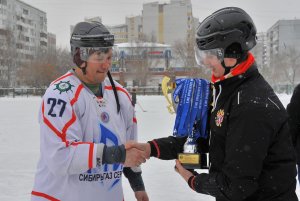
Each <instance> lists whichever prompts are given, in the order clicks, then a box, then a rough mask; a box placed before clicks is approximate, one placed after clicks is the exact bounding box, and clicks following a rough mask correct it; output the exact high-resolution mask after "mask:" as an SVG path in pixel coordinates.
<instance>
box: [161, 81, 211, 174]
mask: <svg viewBox="0 0 300 201" xmlns="http://www.w3.org/2000/svg"><path fill="white" fill-rule="evenodd" d="M166 80H167V79H165V81H164V82H163V83H162V89H165V90H163V93H164V95H165V97H166V98H167V100H168V103H169V106H168V110H169V111H170V109H169V108H170V107H171V106H173V110H174V111H176V120H175V125H174V130H173V135H174V136H175V137H186V142H185V144H184V146H183V153H179V154H178V160H179V161H180V163H181V164H182V165H183V166H184V167H185V168H186V169H200V168H201V169H207V167H208V163H207V154H206V153H201V152H199V149H198V148H199V147H198V142H197V141H198V139H199V138H204V139H207V130H206V123H207V113H208V99H209V86H210V85H209V82H208V81H207V80H203V79H191V78H187V79H177V80H176V87H175V88H173V89H174V90H173V91H171V94H172V97H173V99H171V100H170V99H169V94H168V92H169V91H168V90H167V89H170V88H167V86H166V85H167V84H168V82H169V81H170V79H168V80H167V81H168V82H167V81H166ZM172 85H174V84H172V83H171V86H172ZM166 88H167V89H166ZM172 100H173V101H172ZM170 113H171V112H170Z"/></svg>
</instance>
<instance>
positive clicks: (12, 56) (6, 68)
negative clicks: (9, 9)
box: [0, 26, 21, 87]
mask: <svg viewBox="0 0 300 201" xmlns="http://www.w3.org/2000/svg"><path fill="white" fill-rule="evenodd" d="M0 40H1V43H0V69H1V72H2V73H1V74H0V76H1V79H0V80H1V81H0V86H2V87H11V86H14V85H15V82H16V79H15V76H16V69H17V66H20V65H21V61H20V58H19V56H18V52H17V47H16V44H15V42H14V41H15V37H14V34H13V32H12V30H11V29H10V28H9V27H8V26H7V28H6V29H0Z"/></svg>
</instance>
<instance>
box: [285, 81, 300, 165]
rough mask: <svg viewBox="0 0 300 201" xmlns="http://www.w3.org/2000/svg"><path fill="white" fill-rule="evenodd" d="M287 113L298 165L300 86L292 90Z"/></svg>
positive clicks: (299, 154)
mask: <svg viewBox="0 0 300 201" xmlns="http://www.w3.org/2000/svg"><path fill="white" fill-rule="evenodd" d="M287 112H288V115H289V126H290V131H291V135H292V140H293V144H294V146H295V148H296V155H297V163H298V164H300V84H298V85H297V86H296V87H295V89H294V92H293V95H292V98H291V102H290V103H289V104H288V106H287Z"/></svg>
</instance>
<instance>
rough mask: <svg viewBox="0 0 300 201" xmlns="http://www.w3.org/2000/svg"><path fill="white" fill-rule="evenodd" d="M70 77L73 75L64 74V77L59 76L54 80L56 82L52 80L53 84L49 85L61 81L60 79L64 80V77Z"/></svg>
mask: <svg viewBox="0 0 300 201" xmlns="http://www.w3.org/2000/svg"><path fill="white" fill-rule="evenodd" d="M71 75H73V73H68V74H65V75H63V76H61V77H59V78H57V79H56V80H54V81H53V82H51V84H54V83H55V82H58V81H60V80H62V79H64V78H66V77H69V76H71Z"/></svg>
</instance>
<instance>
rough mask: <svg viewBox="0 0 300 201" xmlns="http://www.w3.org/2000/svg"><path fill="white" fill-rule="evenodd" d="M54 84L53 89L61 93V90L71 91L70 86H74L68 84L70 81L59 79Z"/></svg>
mask: <svg viewBox="0 0 300 201" xmlns="http://www.w3.org/2000/svg"><path fill="white" fill-rule="evenodd" d="M54 85H55V89H54V90H59V94H61V93H63V92H68V91H70V90H71V91H72V87H75V86H74V85H72V84H70V81H66V82H64V81H60V82H59V83H57V84H54ZM72 92H73V91H72Z"/></svg>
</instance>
